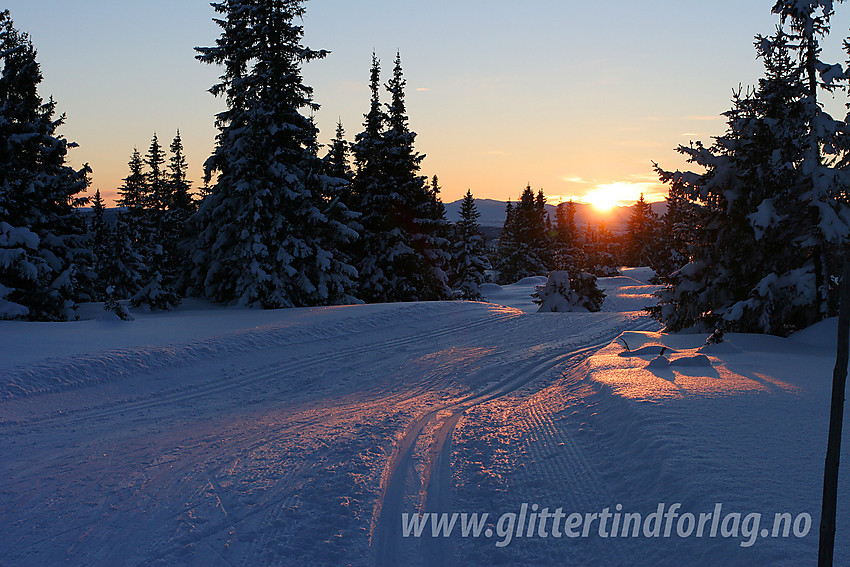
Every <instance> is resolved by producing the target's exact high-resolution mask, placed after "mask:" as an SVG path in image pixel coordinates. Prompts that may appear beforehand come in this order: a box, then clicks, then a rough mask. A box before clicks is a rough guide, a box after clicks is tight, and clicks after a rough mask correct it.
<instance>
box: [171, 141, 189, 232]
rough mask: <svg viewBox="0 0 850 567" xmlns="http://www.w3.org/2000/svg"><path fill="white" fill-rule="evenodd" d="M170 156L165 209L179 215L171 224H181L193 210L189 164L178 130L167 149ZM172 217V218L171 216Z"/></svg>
mask: <svg viewBox="0 0 850 567" xmlns="http://www.w3.org/2000/svg"><path fill="white" fill-rule="evenodd" d="M168 149H169V150H170V152H171V156H170V157H169V158H168V170H167V171H166V180H165V185H166V191H165V193H166V195H167V200H166V202H165V208H166V209H168V210H169V211H175V212H178V213H180V214H179V215H177V217H178V218H172V219H171V222H174V223H180V224H182V223H183V222H184V221H185V218H179V217H183V216H185V217H188V215H189V214H190V213H192V212H194V210H195V203H194V201H193V200H192V182H191V181H189V176H188V171H189V163H188V162H187V161H186V153H185V151H184V149H183V139H182V138H181V137H180V130H177V134H176V135H175V136H174V139H173V140H172V141H171V145H170V146H169V148H168ZM172 217H173V216H172Z"/></svg>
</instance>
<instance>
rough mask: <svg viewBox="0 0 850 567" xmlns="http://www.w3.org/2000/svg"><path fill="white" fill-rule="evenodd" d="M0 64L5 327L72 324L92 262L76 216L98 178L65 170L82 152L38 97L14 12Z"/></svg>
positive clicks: (0, 313) (36, 71) (2, 19)
mask: <svg viewBox="0 0 850 567" xmlns="http://www.w3.org/2000/svg"><path fill="white" fill-rule="evenodd" d="M0 57H2V60H3V70H2V73H0V319H15V318H22V319H30V320H41V321H61V320H66V319H68V318H69V316H70V314H71V309H72V308H73V305H74V300H75V299H76V296H77V292H78V286H77V278H78V277H79V276H80V275H82V274H81V272H80V270H79V269H80V268H81V267H82V266H84V265H86V264H88V263H89V261H90V255H89V253H88V252H87V249H86V244H85V234H84V233H85V223H84V221H83V219H82V217H81V215H79V214H78V213H77V212H76V211H75V210H74V209H75V207H76V206H77V205H81V204H83V203H84V202H85V199H84V198H81V197H78V195H79V194H80V193H81V192H82V191H85V189H86V187H87V186H88V173H89V172H90V171H91V170H90V169H89V167H88V166H87V165H85V166H83V167H82V168H81V169H79V170H75V169H72V168H71V167H69V166H68V165H66V163H65V159H66V156H67V152H68V148H72V147H75V144H73V143H69V142H68V141H67V140H65V139H64V138H63V137H62V136H60V135H58V134H57V133H56V130H57V129H58V128H59V127H60V126H61V125H62V124H63V122H64V116H60V117H58V118H57V117H55V116H54V114H55V103H54V102H53V99H50V100H49V101H48V102H44V101H43V100H42V98H41V97H40V96H39V94H38V85H39V84H40V83H41V81H42V75H41V70H40V68H39V64H38V62H37V61H36V50H35V48H34V47H33V45H32V42H31V41H30V39H29V36H28V35H27V34H25V33H22V32H20V31H18V30H17V29H15V27H14V24H13V22H12V18H11V16H10V14H9V11H8V10H5V11H3V12H0Z"/></svg>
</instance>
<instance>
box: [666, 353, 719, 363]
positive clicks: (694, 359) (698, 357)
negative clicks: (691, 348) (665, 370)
mask: <svg viewBox="0 0 850 567" xmlns="http://www.w3.org/2000/svg"><path fill="white" fill-rule="evenodd" d="M670 366H711V361H710V360H709V359H708V357H707V356H705V355H704V354H694V355H691V356H681V357H679V358H674V359H673V360H671V361H670Z"/></svg>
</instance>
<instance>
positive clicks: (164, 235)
mask: <svg viewBox="0 0 850 567" xmlns="http://www.w3.org/2000/svg"><path fill="white" fill-rule="evenodd" d="M169 150H170V154H171V155H170V156H166V155H165V152H164V150H163V149H162V147H161V146H160V144H159V140H158V139H157V136H156V134H154V137H153V140H151V146H150V148H149V150H148V153H147V156H146V158H145V164H147V166H148V171H147V172H146V173H145V174H144V176H145V183H144V189H143V193H144V194H145V195H146V198H144V199H143V202H145V203H146V204H147V205H146V206H145V207H144V210H143V211H142V214H143V216H144V217H145V224H146V225H147V227H148V230H147V231H146V234H145V237H146V239H145V241H144V244H143V247H142V253H143V256H144V258H145V267H146V269H145V270H144V271H143V273H144V275H143V277H142V285H141V287H140V289H139V290H138V292H137V293H135V294H134V295H133V298H132V304H133V305H134V306H137V307H138V306H141V305H145V306H147V307H149V308H151V309H162V310H170V309H173V308H174V307H176V306H177V305H179V303H180V301H181V291H182V287H183V285H182V279H183V272H184V270H185V266H186V264H187V263H188V260H189V258H188V254H187V253H186V251H185V249H184V248H183V247H182V246H181V245H180V243H181V241H182V240H183V238H184V237H185V236H186V225H187V222H188V220H189V217H190V216H191V215H192V213H193V212H194V211H195V203H194V201H193V199H192V195H191V186H192V184H191V181H190V180H189V178H188V169H189V164H188V162H187V161H186V155H185V151H184V149H183V140H182V138H181V136H180V131H179V130H178V131H177V134H176V135H175V137H174V139H173V140H172V142H171V144H170V146H169Z"/></svg>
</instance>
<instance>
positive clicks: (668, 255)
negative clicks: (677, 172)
mask: <svg viewBox="0 0 850 567" xmlns="http://www.w3.org/2000/svg"><path fill="white" fill-rule="evenodd" d="M666 201H667V210H666V211H665V212H664V215H663V216H662V217H661V219H660V221H659V238H658V248H657V253H656V254H655V255H654V256H653V258H652V261H651V262H650V264H649V265H650V267H651V268H652V269H653V271H654V272H655V276H654V277H653V280H652V281H653V282H655V283H661V284H673V283H674V282H676V281H677V272H678V271H679V270H680V269H681V268H682V267H683V266H685V265H686V264H687V263H688V261H689V259H690V257H691V254H692V250H693V247H694V243H695V241H694V235H695V234H696V232H697V226H698V223H699V209H698V206H697V205H696V204H694V203H691V202H690V201H688V200H687V199H685V198H684V197H682V195H681V194H680V191H678V190H677V189H676V188H675V187H671V188H670V193H669V195H668V196H667V197H666Z"/></svg>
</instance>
